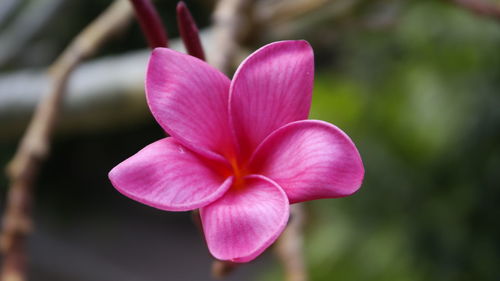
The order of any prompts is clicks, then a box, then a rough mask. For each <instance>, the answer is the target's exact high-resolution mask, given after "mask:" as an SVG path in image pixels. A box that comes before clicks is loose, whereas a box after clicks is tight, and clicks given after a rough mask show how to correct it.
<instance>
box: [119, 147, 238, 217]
mask: <svg viewBox="0 0 500 281" xmlns="http://www.w3.org/2000/svg"><path fill="white" fill-rule="evenodd" d="M219 165H220V164H217V163H215V162H212V161H210V162H209V161H208V160H205V159H201V158H200V157H199V156H198V155H196V154H195V153H193V152H191V151H189V150H188V149H186V148H185V147H184V146H182V145H181V144H179V143H178V142H177V141H176V140H175V139H174V138H165V139H161V140H159V141H156V142H154V143H152V144H150V145H148V146H146V147H145V148H143V149H142V150H141V151H139V152H138V153H136V154H135V155H133V156H132V157H130V158H128V159H127V160H125V161H123V162H122V163H120V164H118V165H117V166H116V167H114V168H113V170H111V172H109V178H110V180H111V182H112V183H113V185H114V187H115V188H116V189H118V191H120V192H121V193H122V194H124V195H125V196H127V197H130V198H132V199H134V200H136V201H139V202H141V203H143V204H146V205H149V206H152V207H155V208H158V209H162V210H167V211H187V210H193V209H197V208H199V207H202V206H205V205H207V204H209V203H211V202H213V201H214V200H217V199H218V198H219V197H221V196H222V195H223V194H224V192H226V190H227V189H228V188H229V187H230V186H231V183H232V177H229V178H227V179H226V178H224V177H223V176H222V175H221V173H218V172H217V171H218V169H220V168H221V167H220V166H219Z"/></svg>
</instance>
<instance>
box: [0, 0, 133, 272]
mask: <svg viewBox="0 0 500 281" xmlns="http://www.w3.org/2000/svg"><path fill="white" fill-rule="evenodd" d="M131 15H132V10H131V7H130V6H129V4H128V3H127V2H126V1H125V0H117V1H115V2H114V3H113V4H112V5H111V6H110V7H109V8H108V9H106V11H104V13H102V14H101V15H100V16H99V17H98V18H97V19H96V20H94V21H93V22H92V23H91V24H90V25H89V26H88V27H87V28H85V29H84V30H83V31H82V32H81V33H80V34H79V35H78V36H77V37H76V38H75V39H74V40H73V41H72V43H71V44H70V45H69V46H68V48H67V49H66V50H65V51H64V52H63V53H62V54H61V55H60V56H59V57H58V59H57V60H56V61H55V62H54V63H53V64H52V65H51V67H50V68H49V69H48V73H47V75H48V76H49V79H50V85H49V88H48V89H47V92H46V93H45V95H44V96H43V99H42V100H41V101H40V103H39V104H38V105H37V107H36V109H35V113H34V116H33V118H32V119H31V123H30V124H29V127H28V129H27V130H26V132H25V134H24V136H23V138H22V140H21V142H20V145H19V147H18V149H17V151H16V154H15V155H14V158H13V159H12V160H11V162H10V163H9V165H8V170H7V175H8V177H9V180H10V188H9V191H8V195H7V206H6V210H5V213H4V217H3V228H2V231H1V233H0V234H1V236H0V237H1V239H0V246H1V247H0V250H1V251H2V253H3V255H4V258H3V265H2V271H1V273H0V280H2V281H24V280H26V259H27V256H26V251H25V248H26V238H27V236H28V234H29V233H30V232H31V229H32V218H31V208H32V201H33V194H32V189H33V183H34V181H35V178H36V176H37V174H38V173H39V171H40V166H41V164H42V163H43V161H44V160H45V159H46V158H47V156H48V154H49V150H50V139H51V136H52V132H53V131H54V127H55V124H56V120H57V116H58V114H59V111H60V107H61V104H62V100H63V97H64V93H65V91H64V89H65V86H66V82H67V80H68V77H69V76H70V74H71V72H72V71H73V70H74V68H75V67H76V66H77V65H78V64H79V63H80V61H82V60H83V59H85V58H87V57H89V56H90V55H92V54H93V53H94V52H95V51H96V50H97V49H98V48H99V47H100V46H101V45H102V44H103V43H104V42H105V41H106V40H108V39H109V38H110V37H111V36H112V35H113V34H115V33H116V32H118V31H119V30H121V29H123V27H125V25H126V24H127V23H128V22H129V19H130V18H131Z"/></svg>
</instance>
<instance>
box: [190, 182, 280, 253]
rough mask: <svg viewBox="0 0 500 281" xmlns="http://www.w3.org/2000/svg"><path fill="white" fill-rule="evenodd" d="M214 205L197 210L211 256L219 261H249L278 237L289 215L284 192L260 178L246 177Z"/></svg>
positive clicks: (272, 183)
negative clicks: (242, 183) (242, 184)
mask: <svg viewBox="0 0 500 281" xmlns="http://www.w3.org/2000/svg"><path fill="white" fill-rule="evenodd" d="M244 180H245V182H244V186H241V187H239V186H233V187H232V188H231V189H229V191H228V192H226V194H224V196H222V197H221V198H220V199H219V200H217V201H215V202H214V203H212V204H210V205H208V206H206V207H203V208H201V209H200V215H201V220H202V224H203V230H204V232H205V238H206V241H207V244H208V248H209V250H210V252H211V253H212V255H213V256H214V257H215V258H217V259H220V260H229V261H233V262H248V261H251V260H253V259H254V258H256V257H257V256H258V255H260V254H261V253H262V252H263V251H264V250H265V249H266V248H267V247H269V246H270V245H271V244H272V243H273V242H274V241H275V240H276V239H277V238H278V236H279V235H280V234H281V232H282V231H283V229H284V228H285V226H286V223H287V221H288V216H289V203H288V199H287V198H286V194H285V192H283V190H282V189H281V188H280V187H279V186H278V185H277V184H276V183H275V182H273V181H271V180H269V179H267V178H265V177H263V176H257V175H252V176H247V177H245V178H244Z"/></svg>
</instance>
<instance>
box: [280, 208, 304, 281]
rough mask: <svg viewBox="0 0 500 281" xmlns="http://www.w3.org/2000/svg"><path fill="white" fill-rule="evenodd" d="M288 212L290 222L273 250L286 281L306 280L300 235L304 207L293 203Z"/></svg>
mask: <svg viewBox="0 0 500 281" xmlns="http://www.w3.org/2000/svg"><path fill="white" fill-rule="evenodd" d="M290 212H291V217H290V223H289V224H288V226H287V227H286V229H285V231H284V232H283V234H281V237H280V238H279V239H278V241H277V242H276V245H275V247H276V248H275V250H276V254H277V256H278V258H279V259H280V261H281V263H282V265H283V269H284V271H285V280H286V281H307V280H308V275H307V270H306V265H305V262H304V253H303V237H302V230H303V225H304V207H303V206H302V204H294V205H292V206H290Z"/></svg>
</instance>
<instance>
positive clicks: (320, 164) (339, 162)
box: [250, 120, 364, 203]
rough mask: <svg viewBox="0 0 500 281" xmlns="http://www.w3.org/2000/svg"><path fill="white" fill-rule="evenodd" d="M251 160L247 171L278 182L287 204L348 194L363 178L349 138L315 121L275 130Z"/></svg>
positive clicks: (328, 124) (362, 170) (333, 128)
mask: <svg viewBox="0 0 500 281" xmlns="http://www.w3.org/2000/svg"><path fill="white" fill-rule="evenodd" d="M250 161H251V162H250V170H251V171H252V172H253V173H259V174H262V175H265V176H266V177H269V178H270V179H272V180H274V181H275V182H276V183H278V184H279V185H280V186H281V187H282V188H283V190H285V192H286V194H287V195H288V199H289V200H290V203H296V202H301V201H308V200H313V199H320V198H336V197H343V196H348V195H351V194H353V193H354V192H356V191H357V190H358V189H359V187H360V186H361V182H362V180H363V175H364V168H363V163H362V161H361V157H360V155H359V152H358V150H357V149H356V146H355V145H354V143H353V142H352V141H351V139H350V138H349V137H348V136H347V135H346V134H345V133H344V132H342V131H341V130H340V129H338V128H337V127H335V126H334V125H332V124H330V123H327V122H323V121H316V120H304V121H297V122H293V123H290V124H288V125H286V126H283V127H282V128H280V129H278V130H276V131H275V132H273V133H272V134H271V135H270V136H269V137H268V138H267V139H266V140H264V142H262V144H261V145H260V146H259V147H258V148H257V150H256V152H255V154H254V155H253V156H252V159H251V160H250Z"/></svg>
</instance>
